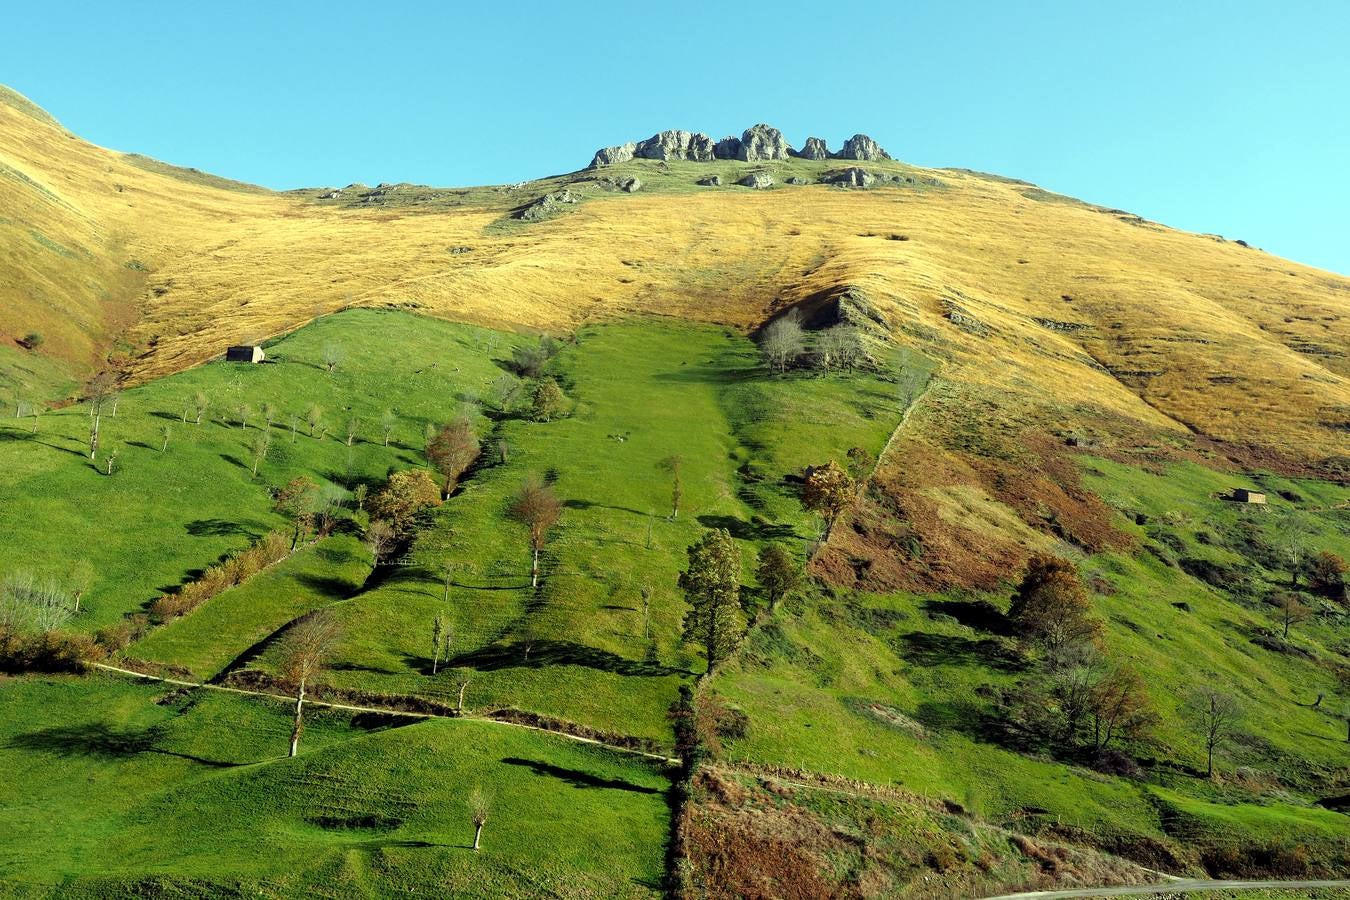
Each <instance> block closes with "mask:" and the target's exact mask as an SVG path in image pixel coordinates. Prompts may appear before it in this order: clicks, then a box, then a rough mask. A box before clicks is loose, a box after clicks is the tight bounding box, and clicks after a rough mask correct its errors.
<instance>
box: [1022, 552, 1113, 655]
mask: <svg viewBox="0 0 1350 900" xmlns="http://www.w3.org/2000/svg"><path fill="white" fill-rule="evenodd" d="M1008 618H1009V619H1010V620H1011V621H1012V623H1013V626H1014V627H1015V628H1016V629H1017V632H1018V634H1019V635H1021V636H1022V638H1023V639H1024V640H1028V641H1031V642H1033V643H1036V644H1039V645H1040V646H1041V647H1042V648H1044V649H1045V651H1046V653H1047V654H1049V655H1050V656H1051V657H1054V656H1055V655H1057V654H1061V653H1063V652H1065V651H1066V650H1067V649H1068V648H1070V647H1073V646H1076V645H1081V644H1092V643H1095V642H1096V641H1097V640H1098V638H1099V636H1100V634H1101V623H1100V622H1099V621H1098V620H1097V619H1096V618H1095V617H1094V616H1093V615H1092V604H1091V602H1090V601H1089V600H1088V596H1087V591H1086V590H1084V588H1083V583H1082V582H1081V581H1079V579H1078V571H1077V569H1075V568H1074V565H1073V563H1071V562H1069V561H1068V560H1065V559H1061V558H1060V557H1057V556H1051V555H1047V554H1038V555H1036V556H1033V557H1032V558H1031V560H1030V561H1029V562H1028V563H1027V571H1026V573H1025V574H1024V575H1023V576H1022V581H1021V583H1020V584H1019V585H1018V587H1017V593H1016V594H1015V595H1014V596H1013V601H1012V605H1011V607H1010V608H1009V610H1008Z"/></svg>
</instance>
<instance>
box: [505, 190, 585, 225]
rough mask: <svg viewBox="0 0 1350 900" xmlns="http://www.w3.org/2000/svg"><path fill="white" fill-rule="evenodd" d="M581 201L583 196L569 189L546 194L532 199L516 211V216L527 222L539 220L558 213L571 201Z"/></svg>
mask: <svg viewBox="0 0 1350 900" xmlns="http://www.w3.org/2000/svg"><path fill="white" fill-rule="evenodd" d="M579 202H581V198H580V197H578V196H577V195H576V194H574V193H572V192H571V191H569V190H561V191H557V192H555V193H552V194H545V195H544V196H542V197H539V198H537V199H535V200H531V201H530V202H529V203H528V204H527V205H526V206H524V207H523V208H522V209H521V210H520V212H518V213H516V218H517V219H524V220H525V221H527V222H537V221H539V220H540V219H547V218H550V217H552V216H554V215H557V214H558V213H559V212H561V211H562V210H563V209H564V208H565V207H566V206H567V204H569V203H579Z"/></svg>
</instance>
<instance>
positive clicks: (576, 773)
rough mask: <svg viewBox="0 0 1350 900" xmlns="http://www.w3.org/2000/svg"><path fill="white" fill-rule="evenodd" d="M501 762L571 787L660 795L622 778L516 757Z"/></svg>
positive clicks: (508, 757) (649, 788) (653, 790)
mask: <svg viewBox="0 0 1350 900" xmlns="http://www.w3.org/2000/svg"><path fill="white" fill-rule="evenodd" d="M502 762H503V763H505V764H506V765H508V766H524V767H526V768H528V769H529V770H530V771H532V772H534V774H536V775H544V776H547V777H549V778H557V779H559V780H561V781H565V782H567V783H568V784H570V785H572V786H573V787H579V788H607V789H609V790H615V791H632V792H633V793H635V794H659V793H661V789H660V788H652V787H645V786H643V785H640V784H633V782H631V781H624V780H623V779H622V778H601V777H600V776H598V775H592V774H591V773H590V772H583V771H581V770H580V769H567V768H563V767H562V766H555V765H553V764H552V763H546V762H540V761H538V760H533V759H521V758H520V757H518V756H507V757H503V759H502Z"/></svg>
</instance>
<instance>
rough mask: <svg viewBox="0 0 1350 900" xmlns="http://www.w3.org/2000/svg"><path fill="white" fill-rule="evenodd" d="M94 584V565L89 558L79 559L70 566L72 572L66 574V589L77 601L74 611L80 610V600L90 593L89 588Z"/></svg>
mask: <svg viewBox="0 0 1350 900" xmlns="http://www.w3.org/2000/svg"><path fill="white" fill-rule="evenodd" d="M93 586H94V566H93V564H92V563H91V562H89V560H87V559H81V560H77V561H76V562H75V564H74V565H72V566H71V567H70V573H69V574H68V575H66V589H67V590H68V591H69V592H70V597H71V599H72V600H74V601H75V609H74V612H76V613H78V612H79V611H80V601H81V600H83V599H84V595H85V594H87V593H89V589H90V588H91V587H93Z"/></svg>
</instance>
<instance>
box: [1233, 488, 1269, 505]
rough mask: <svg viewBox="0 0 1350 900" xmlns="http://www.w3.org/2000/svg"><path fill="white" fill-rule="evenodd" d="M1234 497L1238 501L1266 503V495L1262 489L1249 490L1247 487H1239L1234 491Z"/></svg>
mask: <svg viewBox="0 0 1350 900" xmlns="http://www.w3.org/2000/svg"><path fill="white" fill-rule="evenodd" d="M1233 499H1234V500H1236V501H1237V502H1238V503H1265V502H1266V495H1265V494H1263V493H1261V492H1260V491H1249V490H1247V489H1246V488H1237V489H1236V490H1234V491H1233Z"/></svg>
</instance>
